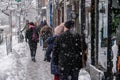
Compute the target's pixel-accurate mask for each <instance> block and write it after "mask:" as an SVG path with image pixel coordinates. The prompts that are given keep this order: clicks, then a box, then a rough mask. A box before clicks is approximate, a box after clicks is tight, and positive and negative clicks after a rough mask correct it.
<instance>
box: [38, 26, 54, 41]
mask: <svg viewBox="0 0 120 80" xmlns="http://www.w3.org/2000/svg"><path fill="white" fill-rule="evenodd" d="M40 35H41V37H42V38H43V39H47V38H48V37H50V36H52V28H51V27H49V26H48V25H45V26H43V27H42V28H41V30H40Z"/></svg>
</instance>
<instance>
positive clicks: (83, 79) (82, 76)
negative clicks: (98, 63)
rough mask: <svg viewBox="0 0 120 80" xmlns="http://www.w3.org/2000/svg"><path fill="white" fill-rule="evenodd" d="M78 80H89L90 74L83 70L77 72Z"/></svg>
mask: <svg viewBox="0 0 120 80" xmlns="http://www.w3.org/2000/svg"><path fill="white" fill-rule="evenodd" d="M78 80H91V78H90V74H89V73H88V72H87V71H86V70H85V69H84V68H83V69H81V70H80V72H79V77H78Z"/></svg>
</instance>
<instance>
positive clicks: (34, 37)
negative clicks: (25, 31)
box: [32, 29, 39, 42]
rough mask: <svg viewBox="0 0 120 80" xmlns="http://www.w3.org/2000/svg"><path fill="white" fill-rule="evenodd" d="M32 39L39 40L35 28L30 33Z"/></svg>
mask: <svg viewBox="0 0 120 80" xmlns="http://www.w3.org/2000/svg"><path fill="white" fill-rule="evenodd" d="M32 41H34V42H39V35H38V33H37V30H36V29H33V33H32Z"/></svg>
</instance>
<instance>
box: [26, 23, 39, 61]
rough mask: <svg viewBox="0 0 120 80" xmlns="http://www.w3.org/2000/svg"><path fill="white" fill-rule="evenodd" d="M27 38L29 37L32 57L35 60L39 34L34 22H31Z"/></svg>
mask: <svg viewBox="0 0 120 80" xmlns="http://www.w3.org/2000/svg"><path fill="white" fill-rule="evenodd" d="M26 38H27V39H28V44H29V48H30V52H31V59H32V61H34V62H35V61H36V59H35V56H36V49H37V43H38V42H39V34H38V32H37V30H36V26H35V25H34V23H33V22H30V23H29V29H28V30H27V32H26Z"/></svg>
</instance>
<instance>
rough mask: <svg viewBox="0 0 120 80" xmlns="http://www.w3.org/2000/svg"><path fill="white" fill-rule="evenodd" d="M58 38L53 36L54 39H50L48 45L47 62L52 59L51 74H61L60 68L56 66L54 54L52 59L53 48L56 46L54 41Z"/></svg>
mask: <svg viewBox="0 0 120 80" xmlns="http://www.w3.org/2000/svg"><path fill="white" fill-rule="evenodd" d="M56 37H57V36H53V37H49V38H48V39H47V44H48V48H47V50H46V58H47V60H48V61H49V60H50V59H51V74H55V75H57V74H59V68H58V66H57V65H55V63H54V61H53V60H54V55H53V54H52V57H51V53H52V51H53V46H54V41H55V38H56Z"/></svg>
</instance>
